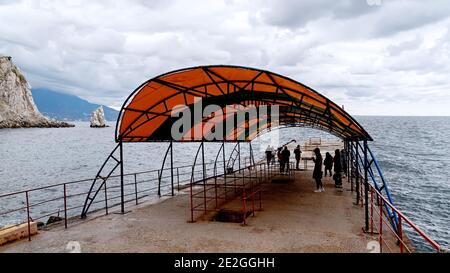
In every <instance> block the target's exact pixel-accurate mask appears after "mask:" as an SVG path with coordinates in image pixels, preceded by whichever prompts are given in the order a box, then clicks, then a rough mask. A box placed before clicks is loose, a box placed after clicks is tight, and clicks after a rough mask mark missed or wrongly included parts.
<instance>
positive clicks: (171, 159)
mask: <svg viewBox="0 0 450 273" xmlns="http://www.w3.org/2000/svg"><path fill="white" fill-rule="evenodd" d="M173 180H174V179H173V140H170V182H171V184H172V196H174V195H175V192H174V187H173Z"/></svg>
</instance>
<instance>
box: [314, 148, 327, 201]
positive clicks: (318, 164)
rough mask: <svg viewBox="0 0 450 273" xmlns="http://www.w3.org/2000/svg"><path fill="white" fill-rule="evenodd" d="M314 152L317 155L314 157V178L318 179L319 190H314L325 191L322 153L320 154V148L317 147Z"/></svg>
mask: <svg viewBox="0 0 450 273" xmlns="http://www.w3.org/2000/svg"><path fill="white" fill-rule="evenodd" d="M314 154H315V155H316V157H315V158H314V157H313V158H312V160H313V161H314V171H313V179H314V180H315V181H316V187H317V190H315V191H314V192H323V191H325V190H324V189H323V185H322V175H323V174H322V163H323V160H322V155H321V154H320V149H319V148H316V149H314Z"/></svg>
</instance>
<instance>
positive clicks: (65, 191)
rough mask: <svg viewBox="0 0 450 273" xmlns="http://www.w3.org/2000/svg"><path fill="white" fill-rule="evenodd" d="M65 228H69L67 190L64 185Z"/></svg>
mask: <svg viewBox="0 0 450 273" xmlns="http://www.w3.org/2000/svg"><path fill="white" fill-rule="evenodd" d="M64 228H67V189H66V184H64Z"/></svg>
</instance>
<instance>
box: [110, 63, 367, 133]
mask: <svg viewBox="0 0 450 273" xmlns="http://www.w3.org/2000/svg"><path fill="white" fill-rule="evenodd" d="M220 67H224V68H237V69H246V70H252V71H256V72H259V73H258V74H257V75H256V76H255V77H254V78H253V79H252V80H250V81H228V80H226V81H223V82H217V81H215V80H214V79H212V77H211V75H210V74H209V73H211V74H213V75H214V76H216V77H219V78H222V79H224V78H223V77H222V76H220V75H219V74H217V73H215V72H214V71H212V70H210V68H220ZM195 69H201V70H202V71H204V73H206V74H207V76H208V77H209V78H210V79H211V80H212V82H211V83H205V84H202V85H198V86H194V87H190V88H187V87H184V86H180V85H178V87H176V85H175V84H172V83H167V84H166V86H167V87H169V88H172V89H174V90H176V91H178V92H177V93H175V94H174V95H173V96H175V95H179V94H180V93H186V92H188V91H191V92H198V93H204V94H205V95H206V96H207V95H208V93H207V89H206V88H205V92H201V91H198V90H195V89H197V88H201V87H206V86H209V85H218V84H221V83H226V84H227V86H229V85H230V84H231V85H233V86H234V87H235V88H236V87H237V88H238V89H239V91H241V90H246V89H245V88H246V87H247V86H248V85H249V84H252V87H253V85H254V84H255V83H259V84H265V85H267V83H265V82H257V81H256V79H257V78H258V77H259V76H261V75H262V74H264V73H265V74H266V75H267V76H268V77H269V78H270V79H271V81H272V83H273V84H270V85H272V86H275V87H277V91H278V89H279V90H280V91H281V92H283V93H284V94H286V95H288V94H287V93H286V92H285V91H284V89H286V90H289V91H290V92H294V93H296V94H299V95H301V100H300V102H302V101H303V97H304V96H306V97H308V98H309V99H311V100H313V101H316V102H318V103H319V104H320V105H324V106H326V107H324V113H322V115H323V114H325V113H326V112H327V111H326V110H327V109H333V110H334V111H336V112H338V113H340V114H341V115H342V116H344V117H346V118H347V119H348V120H349V121H350V124H349V125H348V126H350V125H351V124H355V125H356V126H357V127H358V128H359V129H360V131H361V132H362V133H363V134H364V135H365V137H364V138H362V139H367V140H372V138H371V137H370V135H369V134H368V133H367V132H366V131H365V129H364V128H363V127H362V126H361V125H360V124H359V123H358V122H357V121H356V120H355V119H354V118H353V117H352V116H351V115H349V114H348V113H347V112H346V111H345V110H343V109H342V108H340V107H339V106H337V105H336V104H335V103H334V102H332V101H331V100H329V99H328V98H327V97H325V96H324V95H322V94H320V93H318V92H317V91H316V90H314V89H313V88H310V87H308V86H306V85H304V84H302V83H300V82H297V81H295V80H293V79H291V78H288V77H285V76H283V75H280V74H277V73H273V72H270V71H267V70H261V69H255V68H249V67H244V66H230V65H209V66H196V67H190V68H184V69H179V70H175V71H171V72H167V73H164V74H161V75H159V76H157V77H155V78H152V79H150V80H148V81H146V82H144V83H143V84H141V85H140V86H139V87H138V88H137V89H135V90H134V91H133V92H132V94H131V95H130V96H129V97H128V98H127V99H126V100H125V102H124V104H123V105H122V108H121V110H120V114H119V116H118V120H117V123H116V130H115V139H116V141H119V140H120V139H122V138H123V136H119V132H118V129H119V124H121V120H122V116H123V114H124V110H127V109H126V107H125V106H126V105H127V104H128V103H129V101H130V100H131V99H132V98H134V96H135V95H136V94H137V93H138V92H139V91H140V90H141V89H142V88H143V87H144V86H146V85H147V84H148V83H150V82H152V81H155V82H157V83H159V84H164V83H162V82H161V80H160V78H162V77H164V76H168V75H171V74H176V73H180V72H184V71H189V70H195ZM272 75H275V76H277V77H280V78H282V79H285V80H288V81H291V82H293V83H295V84H298V85H300V86H302V87H304V88H306V89H308V90H309V91H311V92H312V93H314V94H316V95H318V96H320V97H322V98H324V100H325V104H324V103H323V102H322V101H319V100H318V99H316V98H314V97H312V96H310V95H308V94H305V93H302V92H299V91H298V90H294V89H290V88H287V87H284V86H283V87H282V86H280V85H279V84H278V83H277V82H276V81H275V79H274V78H273V77H272ZM236 82H245V83H247V84H246V85H245V86H244V87H239V86H237V85H235V83H236ZM221 91H222V90H221ZM251 91H252V93H254V90H253V88H252V90H251ZM235 92H236V91H235ZM222 93H224V92H223V91H222ZM227 93H229V90H227ZM276 94H278V92H277V93H276ZM288 96H289V95H288ZM170 97H172V96H170ZM170 97H167V98H165V99H164V100H162V101H160V102H158V103H156V104H154V105H153V106H152V107H150V108H149V109H148V110H147V111H143V113H141V114H140V115H139V116H138V118H136V119H135V120H134V121H133V122H132V124H134V122H136V121H137V120H138V119H140V118H141V117H142V116H143V115H145V114H148V111H149V110H150V109H151V108H153V107H154V106H155V105H158V104H159V103H163V102H164V101H165V100H167V99H168V98H170ZM252 97H253V96H252ZM289 97H291V98H292V96H289ZM300 106H301V105H300ZM300 108H301V107H300ZM128 110H130V109H128ZM145 112H147V113H145ZM331 116H332V115H331V111H329V115H328V119H329V120H330V118H331ZM317 117H318V116H317V115H316V118H317ZM146 122H148V121H145V122H144V123H146ZM132 124H130V126H129V127H131V125H132ZM348 126H347V127H348ZM128 129H129V128H126V130H125V131H124V132H126V131H127V130H128ZM133 130H134V129H133Z"/></svg>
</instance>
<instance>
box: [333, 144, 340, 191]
mask: <svg viewBox="0 0 450 273" xmlns="http://www.w3.org/2000/svg"><path fill="white" fill-rule="evenodd" d="M333 179H334V185H335V187H336V188H342V162H341V152H340V151H339V149H337V150H336V151H335V152H334V175H333Z"/></svg>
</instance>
